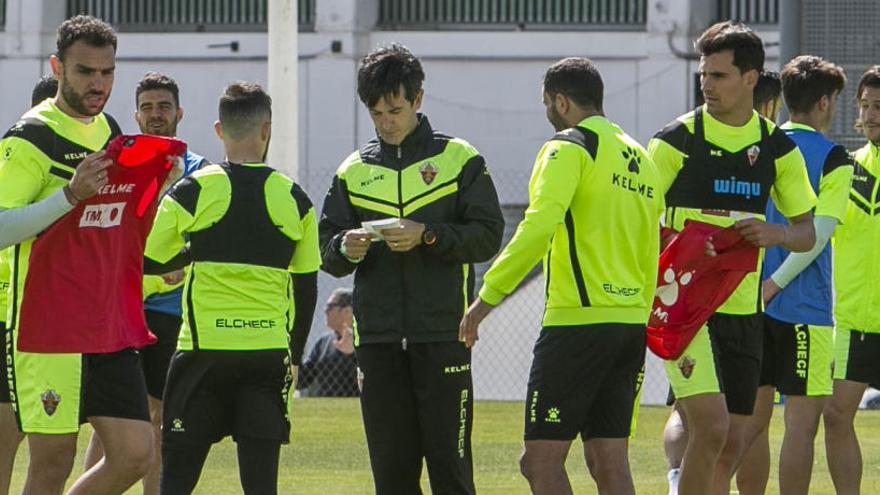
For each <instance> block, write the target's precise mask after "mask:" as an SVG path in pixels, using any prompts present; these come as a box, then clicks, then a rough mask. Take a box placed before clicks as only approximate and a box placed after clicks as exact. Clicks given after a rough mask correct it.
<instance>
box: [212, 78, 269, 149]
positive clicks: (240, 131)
mask: <svg viewBox="0 0 880 495" xmlns="http://www.w3.org/2000/svg"><path fill="white" fill-rule="evenodd" d="M219 114H220V125H221V126H222V128H223V133H224V134H226V135H228V136H229V137H230V138H232V139H240V138H243V137H246V136H249V135H251V134H252V133H254V132H256V131H257V130H258V129H259V126H260V125H261V124H262V123H263V121H265V120H268V119H271V118H272V98H271V97H270V96H269V95H268V93H266V92H265V91H263V87H262V86H260V85H259V84H257V83H255V82H246V81H236V82H234V83H231V84H230V85H229V86H226V89H224V90H223V95H222V96H220V105H219Z"/></svg>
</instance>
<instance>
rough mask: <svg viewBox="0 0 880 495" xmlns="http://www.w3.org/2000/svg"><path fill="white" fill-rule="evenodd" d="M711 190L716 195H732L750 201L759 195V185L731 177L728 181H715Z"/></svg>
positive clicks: (758, 183)
mask: <svg viewBox="0 0 880 495" xmlns="http://www.w3.org/2000/svg"><path fill="white" fill-rule="evenodd" d="M713 190H714V191H715V193H716V194H732V195H734V196H744V197H745V198H746V199H751V198H752V197H758V196H760V195H761V183H760V182H748V181H744V180H736V177H735V176H731V177H730V178H729V179H715V186H714V187H713Z"/></svg>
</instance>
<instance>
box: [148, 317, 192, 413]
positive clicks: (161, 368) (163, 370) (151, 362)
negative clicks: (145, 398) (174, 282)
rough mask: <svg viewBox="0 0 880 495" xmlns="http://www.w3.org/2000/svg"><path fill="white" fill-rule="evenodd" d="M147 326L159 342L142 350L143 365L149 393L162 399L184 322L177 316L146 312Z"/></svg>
mask: <svg viewBox="0 0 880 495" xmlns="http://www.w3.org/2000/svg"><path fill="white" fill-rule="evenodd" d="M144 316H145V317H146V319H147V326H148V327H149V328H150V331H151V332H153V335H155V336H156V338H158V339H159V340H158V341H157V342H156V343H155V344H153V345H149V346H147V347H144V348H143V349H141V365H142V366H143V368H144V377H145V378H146V380H147V392H148V393H149V394H150V396H152V397H154V398H156V399H161V398H162V394H163V392H165V379H166V378H167V376H168V366H169V365H170V364H171V356H172V355H174V351H175V350H177V337H178V335H179V334H180V324H181V322H182V320H181V319H180V317H179V316H177V315H172V314H168V313H161V312H158V311H150V310H145V311H144Z"/></svg>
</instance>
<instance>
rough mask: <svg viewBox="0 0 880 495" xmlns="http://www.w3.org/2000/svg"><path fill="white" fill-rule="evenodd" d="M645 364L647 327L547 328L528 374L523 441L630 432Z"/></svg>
mask: <svg viewBox="0 0 880 495" xmlns="http://www.w3.org/2000/svg"><path fill="white" fill-rule="evenodd" d="M644 362H645V326H644V325H633V324H622V323H602V324H593V325H579V326H564V327H544V328H543V329H542V330H541V334H540V336H539V337H538V340H537V342H536V343H535V350H534V360H533V361H532V368H531V371H530V372H529V384H528V392H527V397H526V411H525V439H526V440H573V439H574V438H575V437H576V436H577V435H578V434H580V435H581V438H582V439H583V440H588V439H591V438H625V437H627V436H629V433H630V426H631V424H632V416H633V406H634V404H635V401H636V400H637V398H638V391H639V387H640V386H641V376H642V369H643V365H644Z"/></svg>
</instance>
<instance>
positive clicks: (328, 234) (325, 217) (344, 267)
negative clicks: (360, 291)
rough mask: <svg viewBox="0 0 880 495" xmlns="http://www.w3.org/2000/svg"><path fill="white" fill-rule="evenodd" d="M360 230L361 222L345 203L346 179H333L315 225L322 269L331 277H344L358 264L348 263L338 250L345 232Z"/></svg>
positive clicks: (346, 202)
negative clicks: (318, 239) (316, 225)
mask: <svg viewBox="0 0 880 495" xmlns="http://www.w3.org/2000/svg"><path fill="white" fill-rule="evenodd" d="M359 227H360V220H359V219H358V217H357V213H355V211H354V207H353V206H352V205H351V203H350V202H349V200H348V188H347V187H346V185H345V180H343V179H340V178H339V176H338V175H337V176H334V177H333V183H332V184H331V185H330V190H329V191H328V192H327V196H325V197H324V208H323V210H322V211H321V220H320V221H319V222H318V234H319V236H320V242H321V269H322V270H324V271H325V272H327V273H329V274H330V275H333V276H334V277H344V276H346V275H349V274H351V273H352V272H354V270H355V268H357V264H355V263H352V262H351V261H349V260H348V259H347V258H346V257H345V256H343V255H342V253H341V252H340V251H339V248H340V247H341V246H342V238H343V236H344V235H345V232H346V231H348V230H351V229H356V228H359Z"/></svg>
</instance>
